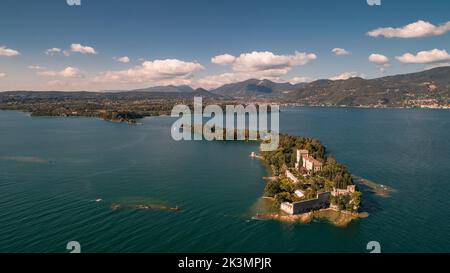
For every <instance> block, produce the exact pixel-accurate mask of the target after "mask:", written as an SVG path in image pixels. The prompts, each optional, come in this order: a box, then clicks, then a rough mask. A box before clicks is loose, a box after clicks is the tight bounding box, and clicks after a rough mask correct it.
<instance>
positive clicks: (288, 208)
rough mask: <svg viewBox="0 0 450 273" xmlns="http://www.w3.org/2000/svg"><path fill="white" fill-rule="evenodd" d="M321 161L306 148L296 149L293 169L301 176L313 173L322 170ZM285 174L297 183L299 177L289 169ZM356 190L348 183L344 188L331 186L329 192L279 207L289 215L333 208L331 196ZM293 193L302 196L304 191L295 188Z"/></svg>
mask: <svg viewBox="0 0 450 273" xmlns="http://www.w3.org/2000/svg"><path fill="white" fill-rule="evenodd" d="M322 168H323V163H322V162H320V161H319V160H317V159H315V158H314V157H313V156H311V155H310V154H309V151H308V150H302V149H298V150H297V160H296V163H295V169H296V170H297V171H298V173H299V174H300V175H302V176H308V175H314V174H316V173H318V172H320V171H322ZM285 176H286V177H287V178H288V179H289V180H290V181H291V182H292V183H294V184H298V183H299V182H300V181H299V179H298V178H297V177H296V176H295V175H294V174H293V173H292V172H291V171H289V170H286V172H285ZM355 191H356V187H355V185H350V186H348V187H347V188H346V189H336V188H333V191H331V192H322V193H318V194H317V196H316V198H314V199H310V200H302V201H299V202H293V203H290V202H283V203H281V205H280V209H281V210H282V211H283V212H285V213H287V214H290V215H297V214H302V213H308V212H311V211H315V210H320V209H326V208H334V209H337V208H336V207H334V206H332V205H331V206H330V198H331V196H340V195H349V194H352V193H354V192H355ZM295 195H297V196H298V197H299V198H302V197H304V192H303V191H301V190H296V191H295Z"/></svg>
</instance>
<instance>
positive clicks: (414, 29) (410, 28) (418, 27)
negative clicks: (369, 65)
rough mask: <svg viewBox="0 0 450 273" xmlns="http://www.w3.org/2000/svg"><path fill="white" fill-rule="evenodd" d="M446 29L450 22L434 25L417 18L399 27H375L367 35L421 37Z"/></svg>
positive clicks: (440, 33) (436, 34)
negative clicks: (415, 20)
mask: <svg viewBox="0 0 450 273" xmlns="http://www.w3.org/2000/svg"><path fill="white" fill-rule="evenodd" d="M448 31H450V22H446V23H444V24H442V25H439V26H435V25H433V24H431V23H430V22H426V21H422V20H419V21H417V22H414V23H411V24H409V25H406V26H404V27H400V28H392V27H385V28H377V29H375V30H372V31H369V32H368V33H367V35H369V36H371V37H379V36H384V37H386V38H421V37H429V36H439V35H443V34H445V33H446V32H448Z"/></svg>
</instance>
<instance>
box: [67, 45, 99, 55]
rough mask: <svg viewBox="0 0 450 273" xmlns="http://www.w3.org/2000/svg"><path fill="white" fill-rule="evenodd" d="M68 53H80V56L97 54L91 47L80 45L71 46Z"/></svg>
mask: <svg viewBox="0 0 450 273" xmlns="http://www.w3.org/2000/svg"><path fill="white" fill-rule="evenodd" d="M70 52H74V53H81V54H97V51H95V49H94V48H93V47H91V46H84V45H81V44H71V45H70Z"/></svg>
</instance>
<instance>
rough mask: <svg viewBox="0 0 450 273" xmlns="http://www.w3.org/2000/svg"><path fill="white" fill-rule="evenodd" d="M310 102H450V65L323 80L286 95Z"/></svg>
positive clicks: (286, 98) (397, 103)
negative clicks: (409, 72) (411, 71)
mask: <svg viewBox="0 0 450 273" xmlns="http://www.w3.org/2000/svg"><path fill="white" fill-rule="evenodd" d="M282 100H284V101H288V102H299V103H304V104H309V105H343V106H387V107H394V106H418V105H423V104H433V103H436V104H440V105H442V104H447V105H448V104H449V103H450V67H439V68H434V69H430V70H426V71H422V72H417V73H411V74H404V75H395V76H388V77H383V78H377V79H369V80H365V79H362V78H350V79H348V80H338V81H331V80H319V81H315V82H312V83H310V84H307V85H306V86H304V87H302V88H299V89H297V90H296V91H295V92H291V93H289V94H288V95H287V96H284V97H283V98H282Z"/></svg>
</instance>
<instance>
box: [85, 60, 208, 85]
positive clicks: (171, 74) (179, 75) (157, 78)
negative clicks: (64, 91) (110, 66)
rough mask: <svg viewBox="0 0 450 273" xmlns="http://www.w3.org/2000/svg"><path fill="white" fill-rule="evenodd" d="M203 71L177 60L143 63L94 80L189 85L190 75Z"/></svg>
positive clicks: (192, 63) (194, 65)
mask: <svg viewBox="0 0 450 273" xmlns="http://www.w3.org/2000/svg"><path fill="white" fill-rule="evenodd" d="M203 69H204V67H203V66H202V65H201V64H199V63H197V62H185V61H181V60H177V59H166V60H154V61H144V62H143V63H142V64H141V65H140V66H136V67H134V68H131V69H127V70H119V71H107V72H104V73H102V74H101V75H99V76H97V77H95V79H94V80H95V81H96V82H103V83H108V82H117V83H148V84H166V83H170V84H189V83H190V82H191V81H190V78H191V77H192V74H193V73H194V72H197V71H200V70H203Z"/></svg>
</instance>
